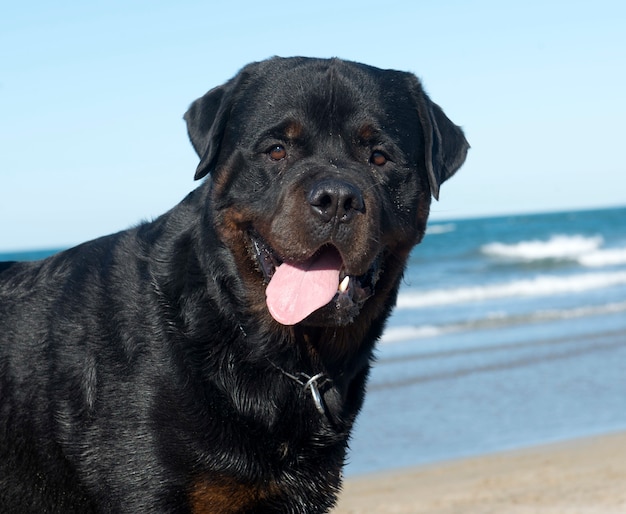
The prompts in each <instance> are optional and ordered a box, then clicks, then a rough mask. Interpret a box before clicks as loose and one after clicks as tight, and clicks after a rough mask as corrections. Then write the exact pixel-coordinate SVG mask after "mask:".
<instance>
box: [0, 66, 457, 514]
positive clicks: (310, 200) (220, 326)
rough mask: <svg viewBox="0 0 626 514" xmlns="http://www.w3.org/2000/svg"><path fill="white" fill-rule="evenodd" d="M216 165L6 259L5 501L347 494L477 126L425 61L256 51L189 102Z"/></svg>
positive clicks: (191, 121)
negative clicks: (355, 450)
mask: <svg viewBox="0 0 626 514" xmlns="http://www.w3.org/2000/svg"><path fill="white" fill-rule="evenodd" d="M185 119H186V121H187V125H188V130H189V135H190V138H191V142H192V143H193V146H194V148H195V149H196V151H197V153H198V155H199V156H200V158H201V161H200V165H199V166H198V169H197V170H196V178H197V179H200V178H202V177H204V176H205V175H208V174H209V173H210V178H209V179H207V180H206V181H204V182H203V184H202V185H201V186H200V187H199V188H198V189H196V190H195V191H193V192H192V193H190V194H189V196H187V198H185V199H184V200H183V201H182V202H181V203H180V204H179V205H177V206H176V207H174V208H173V209H172V210H171V211H169V212H168V213H166V214H164V215H163V216H161V217H160V218H158V219H157V220H156V221H154V222H152V223H146V224H143V225H141V226H139V227H137V228H134V229H132V230H128V231H125V232H120V233H118V234H114V235H111V236H108V237H104V238H101V239H97V240H95V241H91V242H88V243H85V244H83V245H80V246H78V247H76V248H73V249H70V250H67V251H65V252H62V253H60V254H58V255H55V256H53V257H51V258H49V259H46V260H44V261H41V262H33V263H4V264H3V265H2V266H0V269H1V270H2V271H1V272H0V511H2V512H8V513H13V512H16V513H26V512H33V513H44V512H48V513H52V512H58V513H70V512H77V513H78V512H79V513H88V512H126V513H157V512H170V513H204V512H206V513H209V512H211V513H235V512H277V513H278V512H280V513H287V512H292V513H303V512H326V511H328V510H329V509H330V508H331V507H332V506H333V505H334V503H335V501H336V497H337V493H338V490H339V488H340V484H341V474H342V466H343V463H344V458H345V453H346V448H347V444H348V438H349V434H350V429H351V427H352V424H353V422H354V419H355V416H356V415H357V413H358V411H359V409H360V407H361V403H362V401H363V395H364V389H365V383H366V379H367V375H368V370H369V367H370V361H371V357H372V349H373V347H374V344H375V342H376V340H377V338H378V337H379V336H380V334H381V331H382V329H383V325H384V322H385V319H386V318H387V316H388V315H389V312H390V310H391V308H392V307H393V305H394V303H395V298H396V294H397V290H398V284H399V281H400V278H401V275H402V273H403V269H404V266H405V262H406V259H407V256H408V255H409V252H410V251H411V249H412V247H413V246H414V245H415V244H416V243H418V242H419V241H420V240H421V238H422V236H423V234H424V229H425V225H426V218H427V216H428V211H429V205H430V198H431V195H433V196H435V197H437V196H438V193H439V186H440V184H441V183H442V182H443V181H444V180H446V179H447V178H449V177H450V176H451V175H452V174H453V173H454V172H455V171H456V170H457V169H458V168H459V166H460V165H461V164H462V163H463V161H464V159H465V155H466V152H467V148H468V144H467V142H466V140H465V138H464V137H463V133H462V132H461V130H460V129H459V128H458V127H456V126H455V125H454V124H452V122H450V120H448V118H446V116H445V115H444V113H443V112H442V111H441V109H440V108H439V107H438V106H437V105H435V104H434V103H432V102H431V101H430V100H429V98H428V97H427V96H426V94H425V93H424V92H423V90H422V88H421V86H420V84H419V82H418V80H417V79H416V78H415V76H413V75H412V74H409V73H403V72H397V71H387V70H380V69H377V68H373V67H369V66H365V65H362V64H356V63H350V62H344V61H340V60H336V59H333V60H317V59H304V58H292V59H278V58H275V59H271V60H269V61H264V62H260V63H255V64H251V65H249V66H247V67H245V68H244V69H243V70H242V71H241V72H240V73H239V74H238V75H237V76H235V77H234V78H233V79H232V80H230V81H229V82H228V83H226V84H225V85H223V86H220V87H217V88H215V89H213V90H211V91H209V92H208V93H207V94H206V95H205V96H204V97H202V98H201V99H199V100H197V101H196V102H195V103H193V104H192V106H191V108H190V109H189V111H188V112H187V114H186V115H185Z"/></svg>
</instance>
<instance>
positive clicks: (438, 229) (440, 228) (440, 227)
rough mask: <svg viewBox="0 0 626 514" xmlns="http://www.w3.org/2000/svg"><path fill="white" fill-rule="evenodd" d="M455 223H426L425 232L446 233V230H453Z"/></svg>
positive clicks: (429, 233) (430, 233) (433, 233)
mask: <svg viewBox="0 0 626 514" xmlns="http://www.w3.org/2000/svg"><path fill="white" fill-rule="evenodd" d="M455 230H456V225H455V224H454V223H439V224H437V225H428V227H427V228H426V233H427V234H428V235H436V234H447V233H448V232H454V231H455Z"/></svg>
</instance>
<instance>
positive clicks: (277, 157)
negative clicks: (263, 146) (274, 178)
mask: <svg viewBox="0 0 626 514" xmlns="http://www.w3.org/2000/svg"><path fill="white" fill-rule="evenodd" d="M267 154H268V155H269V156H270V159H272V160H273V161H281V160H283V159H284V158H285V157H287V150H285V147H284V146H283V145H275V146H272V147H271V148H270V149H269V151H268V152H267Z"/></svg>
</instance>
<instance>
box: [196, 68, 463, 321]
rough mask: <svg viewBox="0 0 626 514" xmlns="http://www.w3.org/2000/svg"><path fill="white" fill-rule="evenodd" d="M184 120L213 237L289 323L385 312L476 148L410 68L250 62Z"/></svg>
mask: <svg viewBox="0 0 626 514" xmlns="http://www.w3.org/2000/svg"><path fill="white" fill-rule="evenodd" d="M185 119H186V121H187V126H188V131H189V136H190V139H191V142H192V144H193V146H194V148H195V150H196V152H197V153H198V155H199V156H200V158H201V161H200V164H199V166H198V168H197V171H196V179H200V178H202V177H204V176H205V175H207V174H209V173H210V174H211V176H212V180H211V182H210V186H209V187H210V195H211V207H210V208H211V209H212V212H213V219H214V220H215V226H216V230H217V232H218V235H219V237H220V239H221V241H222V242H223V243H224V244H225V245H226V246H227V247H228V249H229V251H230V252H231V253H232V255H233V258H234V262H235V263H236V266H237V269H238V272H239V275H240V276H241V277H242V280H243V281H244V283H245V288H246V291H247V292H248V294H249V297H250V299H251V300H252V302H253V304H256V305H258V306H259V307H258V308H259V309H265V313H267V312H269V313H270V314H271V316H272V317H273V318H274V320H276V321H277V322H279V323H281V324H283V325H294V324H298V323H302V324H305V325H323V326H342V325H347V324H350V323H352V322H354V321H355V320H356V319H357V318H359V317H361V318H362V317H366V318H368V319H370V320H371V319H372V318H373V317H375V316H377V315H380V314H381V313H382V312H383V310H385V309H387V310H388V309H389V308H390V304H391V303H393V302H394V301H395V292H396V290H397V285H398V282H399V279H400V276H401V274H402V271H403V269H404V266H405V262H406V259H407V256H408V254H409V252H410V250H411V248H412V247H413V246H414V245H415V244H416V243H418V242H419V241H420V240H421V238H422V236H423V234H424V230H425V225H426V219H427V216H428V210H429V206H430V198H431V195H433V196H435V197H436V198H437V197H438V195H439V187H440V185H441V184H442V183H443V182H444V181H445V180H447V179H448V178H449V177H450V176H452V175H453V174H454V173H455V172H456V170H457V169H458V168H459V167H460V166H461V164H462V163H463V161H464V160H465V155H466V153H467V149H468V147H469V145H468V144H467V141H466V140H465V138H464V136H463V133H462V131H461V129H459V128H458V127H457V126H456V125H454V124H453V123H452V122H451V121H450V120H449V119H448V118H447V117H446V116H445V114H444V113H443V111H442V110H441V109H440V108H439V107H438V106H437V105H436V104H434V103H433V102H431V101H430V99H429V98H428V97H427V96H426V94H425V93H424V91H423V90H422V88H421V86H420V83H419V81H418V80H417V78H416V77H415V76H414V75H412V74H410V73H404V72H398V71H391V70H381V69H377V68H374V67H370V66H366V65H362V64H357V63H352V62H345V61H341V60H337V59H332V60H322V59H306V58H290V59H280V58H274V59H271V60H268V61H263V62H260V63H254V64H251V65H249V66H247V67H245V68H244V69H243V70H242V71H241V72H240V73H239V74H238V75H236V76H235V77H234V78H233V79H231V80H230V81H229V82H227V83H226V84H224V85H223V86H220V87H217V88H215V89H213V90H211V91H209V92H208V93H207V94H206V95H204V96H203V97H202V98H200V99H198V100H197V101H196V102H194V103H193V104H192V105H191V107H190V108H189V110H188V111H187V113H186V114H185Z"/></svg>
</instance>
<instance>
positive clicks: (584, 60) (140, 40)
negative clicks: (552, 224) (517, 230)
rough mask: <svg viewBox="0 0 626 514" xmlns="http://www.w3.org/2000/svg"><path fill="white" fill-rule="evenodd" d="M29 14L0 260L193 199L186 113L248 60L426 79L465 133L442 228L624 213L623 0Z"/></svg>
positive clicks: (3, 157) (442, 205) (0, 213)
mask: <svg viewBox="0 0 626 514" xmlns="http://www.w3.org/2000/svg"><path fill="white" fill-rule="evenodd" d="M217 3H218V2H208V1H206V0H204V1H197V2H196V1H186V0H179V1H177V2H162V1H154V0H150V1H147V0H143V1H127V0H125V1H117V0H113V1H108V2H78V1H75V2H72V1H62V0H61V1H58V2H49V1H42V0H39V1H33V2H5V5H3V7H2V14H1V15H0V251H5V250H10V249H25V248H47V247H59V246H67V245H71V244H75V243H78V242H81V241H83V240H87V239H91V238H94V237H97V236H99V235H104V234H107V233H110V232H113V231H117V230H121V229H123V228H126V227H128V226H131V225H133V224H136V223H137V222H139V221H141V220H143V219H151V218H152V217H154V216H156V215H158V214H160V213H162V212H164V211H166V210H167V209H169V208H170V207H172V206H173V205H175V204H176V203H177V202H178V201H179V200H180V199H181V198H182V197H183V196H184V195H185V194H186V193H187V192H188V191H190V190H191V189H192V188H194V187H195V186H196V184H195V183H194V182H193V173H194V170H195V167H196V164H197V158H196V156H195V154H194V152H193V150H192V148H191V145H190V144H189V143H188V141H187V135H186V131H185V126H184V123H183V121H182V114H183V113H184V111H185V110H186V108H187V106H188V105H189V103H190V102H191V101H193V100H194V99H195V98H197V97H199V96H200V95H202V94H203V93H204V92H205V91H207V90H208V89H210V88H211V87H213V86H215V85H217V84H220V83H222V82H223V81H225V80H227V79H228V78H230V77H231V76H232V75H234V74H235V73H236V71H237V70H238V69H239V68H240V67H242V66H243V65H244V64H246V63H248V62H250V61H253V60H260V59H263V58H266V57H269V56H272V55H282V56H290V55H308V56H320V57H331V56H338V57H343V58H346V59H351V60H357V61H362V62H366V63H368V64H372V65H375V66H379V67H385V68H396V69H401V70H408V71H413V72H414V73H416V74H417V75H418V76H419V77H420V78H422V80H423V83H424V85H425V87H426V89H427V91H428V92H429V93H430V95H431V97H432V98H433V100H435V101H436V102H437V103H439V104H440V105H442V106H443V108H444V110H445V111H446V113H447V114H448V115H449V117H450V118H451V119H452V120H453V121H455V122H456V123H457V124H459V125H462V126H463V127H464V128H465V131H466V133H467V137H468V139H469V140H470V143H471V144H472V150H471V151H470V154H469V158H468V161H467V163H466V164H465V166H464V167H463V168H462V169H461V171H460V172H459V173H458V175H457V176H456V177H454V178H453V179H452V180H451V181H450V182H448V183H446V184H445V185H444V186H443V188H442V192H441V201H440V202H439V203H437V204H434V206H433V217H434V219H445V218H458V217H466V216H480V215H489V214H500V213H518V212H534V211H545V210H557V209H569V208H586V207H596V206H611V205H624V204H626V151H625V148H626V129H625V126H626V2H624V1H623V0H613V1H610V0H598V1H596V2H589V1H585V2H579V1H575V0H574V1H572V0H568V1H561V2H551V1H549V0H527V1H524V2H502V1H446V0H442V1H441V2H434V1H433V2H424V1H421V0H417V1H416V0H404V1H394V0H388V1H386V2H381V1H376V2H374V1H370V0H359V1H344V2H340V1H337V0H334V1H328V0H315V1H310V2H275V3H267V2H256V1H254V2H252V1H251V2H237V1H230V2H220V4H222V5H221V6H220V7H215V5H216V4H217Z"/></svg>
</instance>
